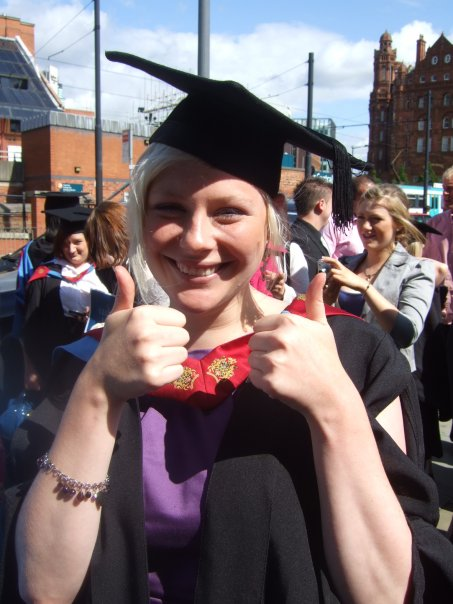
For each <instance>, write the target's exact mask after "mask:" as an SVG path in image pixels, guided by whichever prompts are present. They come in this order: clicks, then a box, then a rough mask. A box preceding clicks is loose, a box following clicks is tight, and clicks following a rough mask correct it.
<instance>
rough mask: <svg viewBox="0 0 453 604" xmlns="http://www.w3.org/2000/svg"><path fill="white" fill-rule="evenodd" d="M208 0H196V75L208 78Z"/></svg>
mask: <svg viewBox="0 0 453 604" xmlns="http://www.w3.org/2000/svg"><path fill="white" fill-rule="evenodd" d="M209 5H210V2H209V0H199V1H198V75H199V76H203V77H205V78H209V36H210V27H209V23H210V11H209V8H210V6H209Z"/></svg>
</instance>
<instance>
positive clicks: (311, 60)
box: [305, 52, 314, 178]
mask: <svg viewBox="0 0 453 604" xmlns="http://www.w3.org/2000/svg"><path fill="white" fill-rule="evenodd" d="M313 64H314V54H313V53H312V52H309V53H308V93H307V128H311V127H312V124H313ZM310 176H311V153H308V152H306V153H305V178H310Z"/></svg>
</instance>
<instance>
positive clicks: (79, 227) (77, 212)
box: [45, 205, 91, 236]
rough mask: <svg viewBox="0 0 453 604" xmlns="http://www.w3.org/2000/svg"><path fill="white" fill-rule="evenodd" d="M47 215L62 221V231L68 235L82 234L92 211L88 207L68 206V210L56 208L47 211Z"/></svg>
mask: <svg viewBox="0 0 453 604" xmlns="http://www.w3.org/2000/svg"><path fill="white" fill-rule="evenodd" d="M45 212H46V214H48V215H50V216H55V217H56V218H59V219H60V229H61V230H62V231H63V232H64V234H65V235H66V236H67V235H73V234H74V233H81V232H82V231H83V230H84V228H85V224H86V221H87V220H88V216H89V215H90V214H91V209H90V208H87V207H86V206H81V205H77V206H68V207H66V208H55V209H49V210H45Z"/></svg>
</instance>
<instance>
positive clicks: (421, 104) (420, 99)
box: [418, 96, 425, 109]
mask: <svg viewBox="0 0 453 604" xmlns="http://www.w3.org/2000/svg"><path fill="white" fill-rule="evenodd" d="M424 106H425V97H424V96H420V97H418V108H419V109H423V107H424Z"/></svg>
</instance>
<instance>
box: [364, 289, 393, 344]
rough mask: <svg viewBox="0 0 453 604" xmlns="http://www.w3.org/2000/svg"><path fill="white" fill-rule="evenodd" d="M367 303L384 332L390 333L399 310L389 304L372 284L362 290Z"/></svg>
mask: <svg viewBox="0 0 453 604" xmlns="http://www.w3.org/2000/svg"><path fill="white" fill-rule="evenodd" d="M362 293H363V295H364V298H365V301H366V303H367V304H368V306H369V307H370V309H371V311H372V313H373V314H374V316H375V317H376V320H377V321H378V323H379V325H380V326H381V327H382V329H383V330H384V331H386V332H387V333H390V332H391V331H392V329H393V326H394V325H395V321H396V318H397V316H398V313H399V311H398V309H397V308H396V306H394V305H393V304H392V303H391V302H389V301H388V300H387V299H386V298H385V297H384V296H383V295H382V294H381V293H380V292H379V291H378V290H377V289H376V288H375V287H374V286H373V285H372V284H371V283H368V284H367V285H366V286H365V287H364V288H363V290H362Z"/></svg>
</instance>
